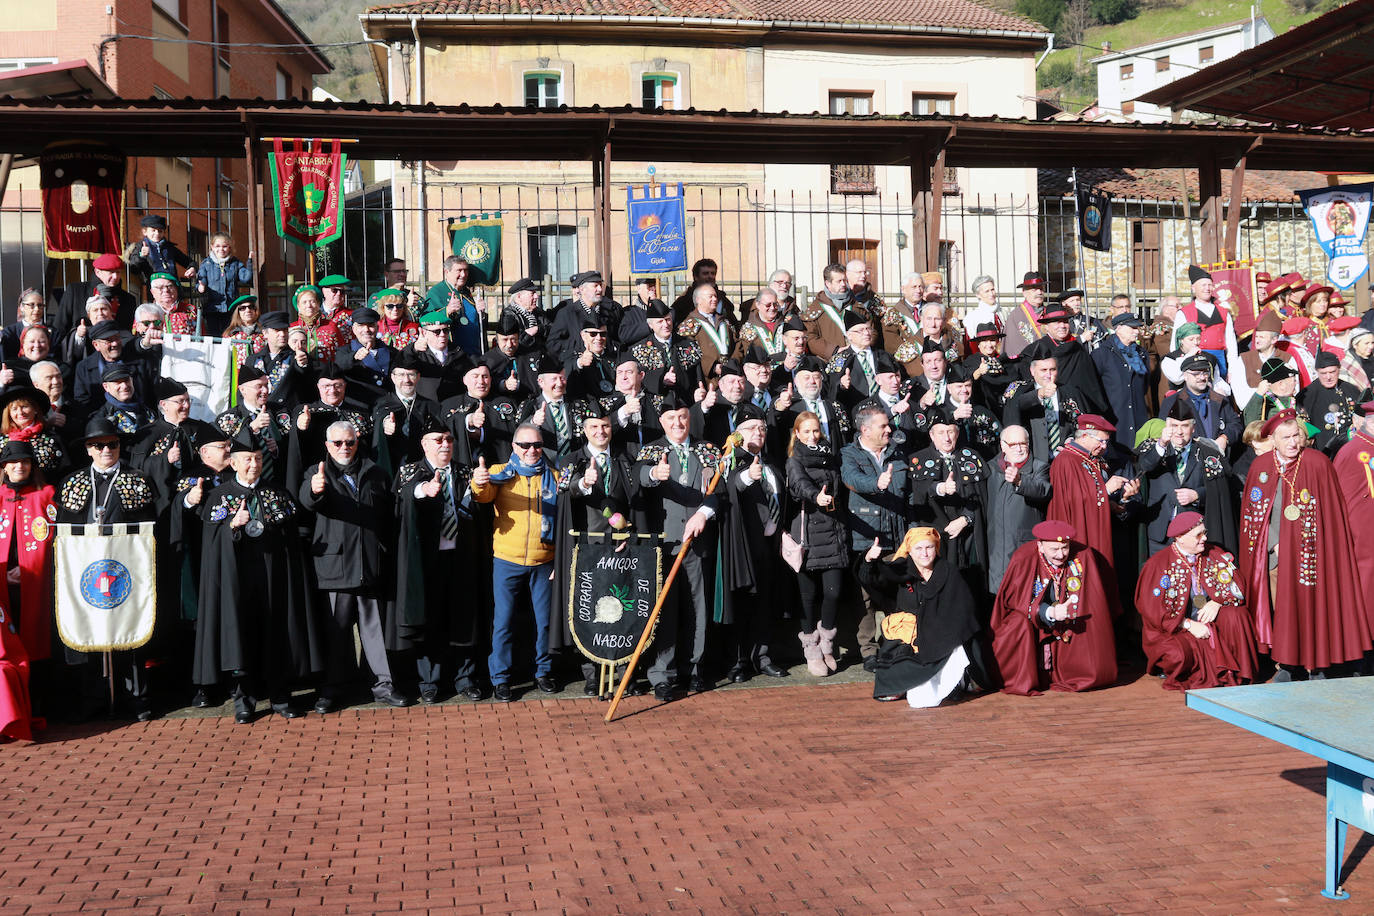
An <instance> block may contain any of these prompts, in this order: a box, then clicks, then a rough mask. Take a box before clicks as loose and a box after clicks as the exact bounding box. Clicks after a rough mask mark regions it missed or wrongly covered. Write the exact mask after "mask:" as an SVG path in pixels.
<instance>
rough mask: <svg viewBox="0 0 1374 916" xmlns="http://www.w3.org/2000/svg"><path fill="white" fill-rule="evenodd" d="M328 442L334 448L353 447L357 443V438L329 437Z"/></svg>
mask: <svg viewBox="0 0 1374 916" xmlns="http://www.w3.org/2000/svg"><path fill="white" fill-rule="evenodd" d="M329 444H330V445H332V446H334V447H335V448H354V447H355V446H356V445H357V444H358V440H357V439H330V440H329Z"/></svg>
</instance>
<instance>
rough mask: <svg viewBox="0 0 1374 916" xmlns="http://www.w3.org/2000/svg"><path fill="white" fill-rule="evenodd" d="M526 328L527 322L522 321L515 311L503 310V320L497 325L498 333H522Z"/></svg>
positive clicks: (508, 334)
mask: <svg viewBox="0 0 1374 916" xmlns="http://www.w3.org/2000/svg"><path fill="white" fill-rule="evenodd" d="M524 330H525V322H523V321H521V320H520V318H519V316H518V315H516V314H515V313H514V312H502V313H501V320H500V322H498V323H497V325H496V333H497V334H505V335H506V336H510V335H511V334H520V333H522V332H523V331H524Z"/></svg>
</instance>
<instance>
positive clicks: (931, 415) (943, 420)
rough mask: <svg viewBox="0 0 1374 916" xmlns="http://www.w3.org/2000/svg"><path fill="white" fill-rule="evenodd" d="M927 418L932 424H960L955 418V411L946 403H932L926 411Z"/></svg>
mask: <svg viewBox="0 0 1374 916" xmlns="http://www.w3.org/2000/svg"><path fill="white" fill-rule="evenodd" d="M925 415H926V420H927V422H929V424H930V425H931V426H958V425H959V421H958V420H956V419H954V412H953V411H952V410H950V409H949V407H948V406H947V405H944V404H932V405H931V406H930V407H929V408H927V409H926V411H925Z"/></svg>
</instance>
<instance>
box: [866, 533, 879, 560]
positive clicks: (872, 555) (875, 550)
mask: <svg viewBox="0 0 1374 916" xmlns="http://www.w3.org/2000/svg"><path fill="white" fill-rule="evenodd" d="M882 555H883V548H882V547H880V546H879V545H878V539H877V538H874V539H873V544H872V546H870V547H869V548H868V552H867V553H865V554H864V559H865V560H867V561H868V562H870V563H872V562H873V561H874V560H876V559H878V557H880V556H882Z"/></svg>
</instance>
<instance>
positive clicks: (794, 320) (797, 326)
mask: <svg viewBox="0 0 1374 916" xmlns="http://www.w3.org/2000/svg"><path fill="white" fill-rule="evenodd" d="M782 330H783V333H787V332H788V331H801V332H802V333H803V334H805V333H806V322H804V321H802V320H801V319H800V318H798V317H797V316H796V315H793V316H791V317H790V318H788V319H787V320H786V321H784V322H783V323H782Z"/></svg>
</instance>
